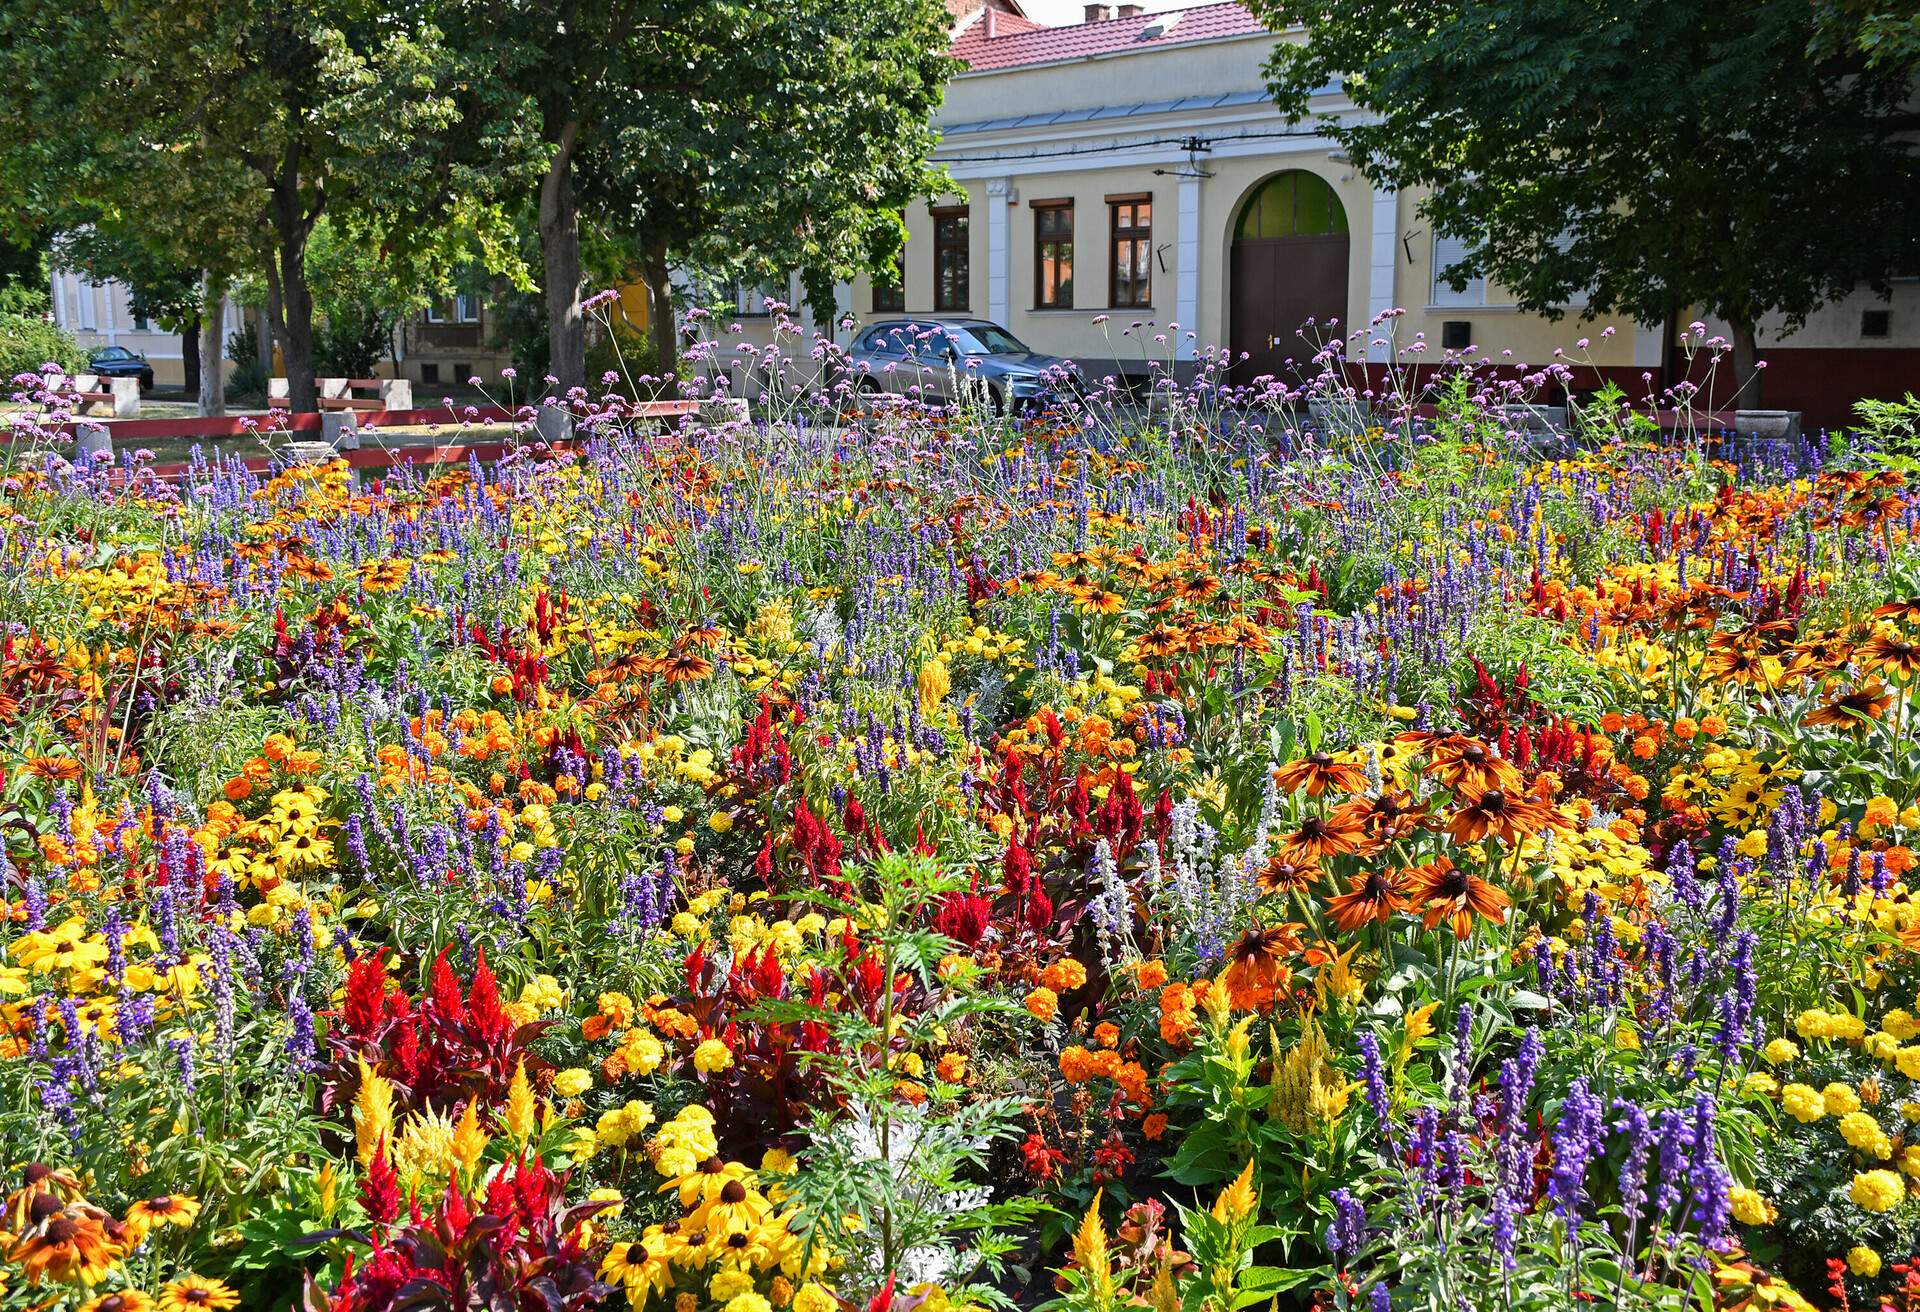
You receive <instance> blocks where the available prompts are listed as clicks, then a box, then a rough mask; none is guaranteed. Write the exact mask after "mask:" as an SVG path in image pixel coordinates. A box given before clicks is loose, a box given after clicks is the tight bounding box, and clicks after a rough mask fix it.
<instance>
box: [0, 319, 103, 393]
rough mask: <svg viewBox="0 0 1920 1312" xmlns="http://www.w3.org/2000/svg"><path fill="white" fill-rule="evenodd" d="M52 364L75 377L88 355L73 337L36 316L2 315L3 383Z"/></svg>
mask: <svg viewBox="0 0 1920 1312" xmlns="http://www.w3.org/2000/svg"><path fill="white" fill-rule="evenodd" d="M49 361H51V362H52V363H54V364H57V365H59V366H60V367H61V368H63V369H65V370H67V371H68V372H69V373H74V372H78V371H79V370H80V369H81V368H82V367H83V366H84V365H85V364H86V363H87V353H86V351H85V350H83V349H82V348H81V346H80V343H79V342H77V341H75V340H74V339H73V334H72V333H69V332H67V331H66V330H65V329H64V328H61V327H59V326H58V325H56V324H52V323H49V322H47V321H46V320H45V319H42V318H40V317H39V316H37V315H29V314H8V313H5V312H0V379H10V378H12V377H13V376H14V375H15V374H25V373H37V372H39V369H40V366H41V365H43V364H46V363H48V362H49Z"/></svg>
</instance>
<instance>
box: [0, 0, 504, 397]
mask: <svg viewBox="0 0 1920 1312" xmlns="http://www.w3.org/2000/svg"><path fill="white" fill-rule="evenodd" d="M483 76H484V75H483V74H476V73H475V72H474V71H473V70H471V69H469V68H467V67H465V66H463V65H461V64H460V63H459V62H458V60H457V59H455V58H454V57H453V56H452V55H451V54H450V53H449V52H448V51H447V50H446V49H445V48H444V47H443V45H442V43H441V41H440V33H439V30H438V29H437V28H436V27H435V26H434V24H433V21H432V15H431V13H430V11H429V8H428V6H427V5H425V4H410V3H406V2H405V0H402V3H400V4H371V3H367V0H290V2H288V3H275V4H260V3H257V0H117V2H116V3H106V0H81V3H78V4H75V3H73V2H72V0H11V2H10V3H9V4H7V5H5V6H0V178H4V179H5V180H6V181H7V183H8V184H9V186H10V187H13V188H17V189H18V190H19V192H20V193H21V194H23V195H27V196H28V197H29V200H28V203H27V204H26V205H25V206H24V207H23V210H24V211H25V212H26V213H27V214H29V215H35V216H39V217H41V218H43V219H44V218H45V217H46V216H54V217H55V218H56V219H57V221H59V222H60V223H61V224H62V226H73V225H77V224H79V223H98V224H104V225H110V226H111V227H113V228H114V229H115V230H117V231H118V232H121V233H124V234H132V235H133V236H135V237H137V239H138V240H139V241H140V242H141V243H143V244H145V245H146V246H148V248H149V249H150V250H151V251H152V252H153V253H154V258H155V262H156V263H159V264H167V265H172V266H176V267H184V268H193V269H201V270H206V271H207V272H208V273H209V274H210V275H212V276H211V277H210V278H209V279H208V285H209V286H210V287H216V288H224V287H225V286H226V285H227V284H228V283H229V282H231V281H232V280H233V278H234V277H236V276H237V275H239V274H240V273H241V272H242V271H244V270H246V269H250V268H260V269H262V270H263V271H264V273H265V276H266V282H267V288H268V305H269V308H270V311H271V320H272V324H273V331H274V335H275V337H276V339H277V340H278V341H279V342H280V345H281V348H282V350H283V352H284V354H285V358H286V365H287V373H288V381H289V384H290V386H291V389H292V398H293V402H294V404H295V405H296V406H297V407H300V408H310V407H311V406H312V404H313V400H314V382H313V295H312V291H311V288H310V287H309V285H308V277H307V265H306V259H307V245H308V242H309V239H310V238H311V235H312V233H313V230H314V225H315V224H317V223H318V222H319V220H320V217H321V215H322V214H327V215H330V216H332V217H333V219H334V220H335V221H336V222H337V223H339V224H340V225H342V227H343V228H344V229H347V230H351V231H354V232H355V233H357V234H359V235H360V236H361V237H362V238H363V239H365V240H368V241H370V242H372V243H373V244H374V246H375V248H376V249H378V250H380V251H381V252H382V255H383V258H385V259H387V260H389V261H392V262H395V263H403V262H406V261H409V260H426V261H428V262H431V260H432V258H433V252H434V251H435V249H436V248H437V247H438V246H439V245H440V244H441V243H442V241H443V240H454V241H458V242H460V243H461V244H463V245H464V243H465V241H466V240H467V233H466V232H465V231H463V228H467V229H470V228H471V227H472V226H473V225H474V224H475V223H484V222H485V221H487V220H488V219H489V218H490V217H491V216H494V215H496V213H497V212H495V211H492V210H490V209H489V208H488V200H489V197H490V192H489V187H490V186H491V184H492V183H493V182H495V181H499V180H504V179H507V178H511V177H512V176H513V175H514V173H515V170H516V169H517V168H520V167H523V166H524V165H525V164H526V162H527V161H528V159H529V157H530V156H529V150H530V145H531V143H530V142H524V143H523V142H521V141H519V140H517V139H516V138H514V137H513V135H512V133H511V132H507V133H504V134H502V133H498V132H496V133H489V134H482V133H478V132H470V131H456V130H455V129H456V126H457V125H458V124H460V122H461V110H460V100H461V97H462V95H463V88H465V87H467V86H471V85H472V84H473V82H474V81H475V79H476V77H483Z"/></svg>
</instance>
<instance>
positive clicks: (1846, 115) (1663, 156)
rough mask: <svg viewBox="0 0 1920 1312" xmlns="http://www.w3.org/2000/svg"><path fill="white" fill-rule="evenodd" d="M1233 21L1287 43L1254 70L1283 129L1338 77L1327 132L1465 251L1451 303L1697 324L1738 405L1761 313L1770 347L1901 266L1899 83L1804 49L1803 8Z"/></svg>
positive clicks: (1492, 7) (1601, 5) (1483, 11)
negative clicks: (1694, 320)
mask: <svg viewBox="0 0 1920 1312" xmlns="http://www.w3.org/2000/svg"><path fill="white" fill-rule="evenodd" d="M1830 2H1831V3H1834V4H1836V5H1839V4H1843V3H1844V2H1845V0H1830ZM1254 7H1255V9H1256V10H1257V11H1258V12H1259V13H1260V15H1261V16H1262V18H1264V19H1265V20H1266V21H1267V22H1268V23H1269V24H1270V25H1271V26H1274V27H1276V28H1279V27H1281V26H1282V25H1286V24H1294V23H1298V24H1303V25H1304V26H1305V28H1306V40H1305V42H1304V43H1303V44H1293V43H1285V44H1282V45H1281V46H1279V48H1278V49H1277V50H1276V51H1275V53H1274V56H1273V59H1272V62H1271V63H1270V64H1269V66H1268V74H1269V77H1270V80H1271V86H1272V89H1273V93H1274V96H1275V98H1276V100H1277V101H1278V102H1279V105H1280V107H1281V110H1282V112H1283V113H1286V114H1287V115H1288V116H1289V118H1290V119H1291V120H1293V121H1296V122H1297V121H1299V120H1300V119H1302V118H1304V117H1306V116H1307V114H1308V112H1309V111H1308V108H1307V106H1308V98H1309V97H1310V96H1311V95H1312V94H1313V92H1314V90H1315V89H1316V88H1318V87H1321V86H1324V85H1326V84H1327V83H1328V82H1329V81H1339V82H1341V83H1342V84H1343V85H1344V89H1345V94H1346V96H1347V98H1348V99H1350V100H1351V101H1352V102H1353V104H1354V105H1355V106H1356V107H1357V109H1358V110H1359V113H1358V114H1356V115H1353V116H1351V117H1330V116H1323V117H1322V120H1321V122H1322V126H1323V128H1324V130H1325V131H1326V132H1327V133H1328V134H1329V135H1330V136H1332V137H1333V138H1334V140H1336V141H1337V142H1338V143H1339V144H1340V145H1341V146H1342V147H1343V148H1344V149H1345V150H1346V151H1347V152H1348V154H1349V156H1350V157H1351V158H1352V160H1353V163H1354V164H1355V165H1356V166H1357V167H1358V168H1359V169H1360V170H1361V171H1363V172H1364V173H1366V174H1367V175H1368V176H1369V177H1372V178H1374V179H1375V180H1377V181H1378V182H1380V183H1383V184H1385V185H1388V186H1392V187H1396V188H1408V187H1427V188H1430V189H1431V191H1430V192H1429V193H1428V195H1427V197H1426V199H1425V200H1424V201H1423V202H1422V212H1423V213H1424V214H1425V216H1426V217H1427V218H1428V219H1429V220H1430V221H1431V222H1432V223H1433V225H1434V227H1435V228H1436V229H1437V230H1438V231H1439V232H1441V233H1444V234H1446V235H1449V236H1454V237H1458V238H1461V239H1463V240H1464V241H1465V242H1466V243H1467V247H1468V249H1467V254H1466V255H1465V257H1464V258H1463V259H1462V260H1461V261H1460V262H1459V263H1457V264H1455V265H1453V266H1451V267H1450V268H1449V269H1447V270H1443V271H1442V272H1443V275H1445V276H1448V277H1450V279H1451V280H1452V281H1453V282H1454V284H1455V285H1456V286H1460V285H1464V281H1465V279H1467V278H1468V277H1471V276H1476V275H1485V276H1488V277H1491V278H1493V279H1495V280H1497V281H1498V282H1500V283H1501V284H1502V285H1503V286H1505V287H1507V288H1508V289H1509V290H1510V291H1511V292H1512V293H1513V295H1514V298H1515V300H1516V301H1517V302H1518V303H1519V304H1520V306H1521V308H1523V309H1527V310H1532V311H1536V312H1541V313H1545V314H1548V315H1553V316H1558V315H1559V314H1560V313H1562V312H1563V310H1562V307H1564V306H1565V305H1566V304H1567V303H1568V302H1569V301H1570V300H1573V299H1576V298H1577V297H1578V296H1579V295H1580V294H1581V293H1583V292H1584V293H1585V295H1586V298H1587V299H1586V313H1587V315H1588V317H1593V316H1597V315H1601V314H1623V315H1628V316H1631V317H1632V318H1633V319H1635V320H1637V321H1639V322H1641V323H1646V324H1662V325H1666V324H1669V323H1671V322H1672V319H1673V316H1675V315H1677V314H1679V313H1681V312H1683V311H1685V310H1687V309H1689V308H1700V309H1704V310H1705V311H1706V312H1707V313H1709V314H1711V315H1713V316H1715V317H1717V318H1720V319H1724V320H1725V321H1726V322H1727V323H1728V324H1729V325H1730V326H1731V329H1732V331H1731V333H1730V336H1731V339H1732V344H1733V349H1734V367H1735V372H1736V375H1737V376H1738V377H1739V379H1740V380H1741V381H1742V382H1743V383H1747V384H1748V387H1749V391H1748V392H1747V393H1745V395H1747V396H1748V397H1751V398H1752V399H1751V400H1750V401H1749V404H1754V403H1757V401H1758V390H1759V389H1758V377H1759V375H1757V374H1756V373H1755V372H1754V367H1753V366H1754V360H1755V354H1756V349H1755V339H1754V332H1755V325H1756V323H1757V322H1758V321H1759V320H1760V318H1761V317H1762V316H1763V315H1766V314H1769V313H1776V314H1779V315H1781V316H1783V317H1784V319H1785V322H1786V324H1787V327H1788V328H1789V330H1791V329H1793V328H1796V327H1798V326H1800V325H1801V324H1803V323H1804V322H1805V321H1806V319H1807V316H1808V315H1810V314H1811V313H1812V312H1813V311H1814V310H1816V309H1817V308H1819V307H1820V306H1821V305H1822V304H1823V303H1825V302H1827V301H1829V300H1832V299H1835V298H1838V297H1841V296H1844V295H1847V294H1848V293H1850V292H1852V291H1853V290H1854V289H1855V288H1856V287H1857V286H1859V285H1860V284H1862V283H1865V284H1866V285H1868V286H1870V287H1872V288H1874V289H1875V290H1877V291H1880V292H1882V293H1885V292H1886V291H1887V284H1888V280H1889V279H1890V278H1891V277H1893V276H1895V275H1898V274H1902V273H1911V272H1915V271H1920V224H1915V223H1914V222H1913V218H1912V216H1913V214H1914V213H1915V212H1916V206H1920V169H1916V167H1915V152H1916V142H1915V140H1914V139H1913V136H1912V133H1913V131H1914V129H1915V128H1916V127H1920V118H1916V116H1915V115H1914V114H1912V113H1911V112H1910V110H1909V108H1908V105H1909V102H1910V100H1911V97H1912V94H1913V90H1914V79H1913V76H1912V70H1911V68H1910V67H1902V66H1900V65H1899V64H1898V63H1897V62H1891V63H1889V62H1883V63H1882V64H1880V65H1878V66H1875V65H1872V64H1870V62H1869V61H1867V60H1866V59H1863V58H1861V57H1859V55H1858V53H1857V52H1853V51H1846V52H1835V53H1824V52H1823V51H1822V50H1821V49H1820V48H1819V46H1818V43H1817V41H1816V37H1817V32H1816V18H1815V13H1814V9H1813V7H1812V6H1810V5H1809V4H1808V3H1807V0H1752V2H1751V3H1747V4H1739V5H1728V4H1725V3H1721V2H1720V0H1462V3H1459V4H1456V5H1453V6H1449V7H1447V8H1446V9H1445V10H1444V11H1437V10H1435V8H1434V7H1433V6H1432V5H1431V4H1429V3H1426V0H1345V2H1343V3H1341V4H1338V5H1334V4H1327V3H1324V0H1254ZM1863 7H1864V6H1863Z"/></svg>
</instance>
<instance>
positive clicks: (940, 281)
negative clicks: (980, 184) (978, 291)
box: [933, 205, 973, 311]
mask: <svg viewBox="0 0 1920 1312" xmlns="http://www.w3.org/2000/svg"><path fill="white" fill-rule="evenodd" d="M972 284H973V264H972V251H971V249H970V247H969V245H968V239H967V207H966V206H964V205H954V206H949V207H945V208H941V209H936V210H934V211H933V308H934V309H936V310H947V311H952V310H964V309H966V308H967V299H968V296H969V294H970V293H971V290H972Z"/></svg>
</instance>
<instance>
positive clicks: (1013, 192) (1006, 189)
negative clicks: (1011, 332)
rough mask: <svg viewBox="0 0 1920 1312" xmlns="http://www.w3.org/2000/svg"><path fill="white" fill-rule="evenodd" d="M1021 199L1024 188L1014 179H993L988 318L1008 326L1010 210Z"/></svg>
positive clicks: (989, 196) (989, 216)
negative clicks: (1018, 185) (1021, 189)
mask: <svg viewBox="0 0 1920 1312" xmlns="http://www.w3.org/2000/svg"><path fill="white" fill-rule="evenodd" d="M1019 200H1020V189H1019V188H1018V187H1016V186H1014V184H1013V179H1012V178H993V179H990V180H989V181H988V183H987V318H989V319H991V320H993V321H994V322H995V323H997V324H1000V325H1001V326H1002V327H1004V326H1005V325H1006V322H1007V316H1008V315H1009V314H1011V313H1012V307H1013V292H1012V277H1011V272H1010V270H1011V262H1010V259H1009V256H1008V235H1007V232H1008V228H1009V226H1010V225H1011V220H1010V218H1009V217H1008V213H1007V211H1008V210H1009V209H1010V208H1011V207H1012V206H1013V205H1015V204H1017V203H1018V202H1019Z"/></svg>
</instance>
